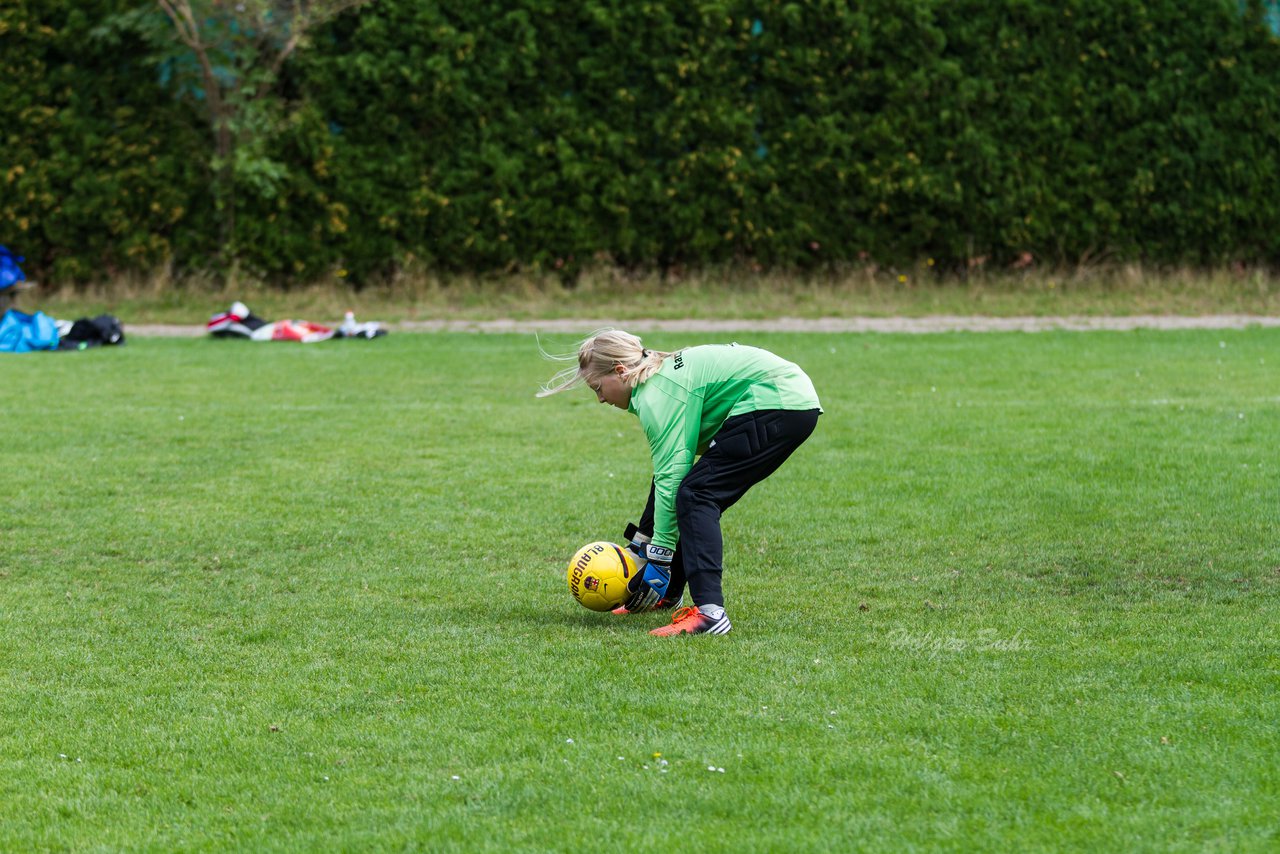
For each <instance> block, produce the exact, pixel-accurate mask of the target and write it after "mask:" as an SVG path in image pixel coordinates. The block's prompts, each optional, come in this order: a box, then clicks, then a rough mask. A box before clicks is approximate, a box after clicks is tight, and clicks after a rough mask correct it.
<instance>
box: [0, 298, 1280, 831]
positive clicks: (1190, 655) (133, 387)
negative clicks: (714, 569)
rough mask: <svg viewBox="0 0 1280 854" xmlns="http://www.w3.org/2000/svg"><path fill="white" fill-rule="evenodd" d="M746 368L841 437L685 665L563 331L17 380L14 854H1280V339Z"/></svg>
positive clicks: (998, 349) (793, 343)
mask: <svg viewBox="0 0 1280 854" xmlns="http://www.w3.org/2000/svg"><path fill="white" fill-rule="evenodd" d="M317 319H327V318H317ZM586 331H589V330H588V329H584V330H583V332H586ZM738 339H739V340H741V341H743V343H753V344H757V345H760V346H764V347H767V348H769V349H772V350H774V351H776V352H778V353H780V354H782V355H784V356H786V357H788V358H791V359H793V360H795V361H797V362H799V363H800V364H801V365H802V366H804V367H805V368H806V369H807V370H808V371H809V373H810V374H811V375H812V377H813V378H814V381H815V384H816V385H817V388H818V390H819V393H820V395H821V396H822V400H823V404H824V406H825V408H826V414H825V415H824V416H823V419H822V421H821V423H820V424H819V427H818V431H817V433H816V434H815V435H814V437H813V439H812V440H811V441H810V442H809V444H807V445H806V446H805V447H804V448H802V449H801V451H800V452H799V453H798V454H797V455H796V456H795V457H794V458H793V459H792V460H791V461H790V462H789V463H788V464H787V466H785V467H784V468H783V469H782V470H781V471H780V472H779V473H778V474H777V475H776V476H775V477H773V478H772V479H770V480H769V481H767V482H766V483H764V484H762V485H761V486H759V487H757V488H756V490H754V491H753V492H752V493H751V494H749V495H748V496H747V497H746V498H745V499H744V500H743V501H742V502H741V503H740V504H739V505H738V506H737V507H735V508H734V509H733V510H732V511H730V513H729V514H727V515H726V516H725V520H724V522H725V524H724V527H725V537H726V552H727V553H726V562H727V569H726V574H725V588H726V593H727V597H728V605H729V610H730V614H731V616H732V618H733V624H734V631H733V633H732V634H730V635H728V636H725V637H723V638H709V637H699V638H681V639H674V640H661V641H660V640H658V639H655V638H651V637H649V636H648V635H647V634H646V629H648V628H651V627H653V626H655V625H657V624H659V623H660V622H661V619H660V618H659V617H657V616H637V617H631V618H615V617H612V616H611V615H597V614H593V613H590V612H588V611H586V610H584V609H582V608H580V607H579V606H577V605H576V604H575V603H574V602H573V601H572V599H571V598H570V597H569V594H568V592H567V589H566V587H565V581H564V564H565V562H566V561H567V559H568V557H569V555H570V554H572V553H573V551H574V550H575V549H576V548H577V547H578V546H580V545H581V544H583V543H585V542H588V541H589V540H593V539H598V538H609V539H615V538H618V537H620V536H621V531H622V528H623V526H624V524H625V523H626V522H627V521H628V520H630V519H633V518H634V517H635V515H636V514H638V512H639V511H640V509H641V504H642V501H643V498H644V496H645V491H646V489H647V486H648V476H649V471H648V469H647V467H646V466H647V462H648V460H647V455H646V450H645V447H644V443H643V438H642V436H641V434H640V431H639V428H638V425H637V423H636V422H635V420H634V418H632V417H631V416H628V415H626V414H623V413H620V412H618V411H616V410H613V409H612V408H609V407H604V406H600V405H598V404H596V403H595V401H594V398H593V397H592V396H591V395H590V394H589V393H588V392H585V391H583V392H579V393H577V394H569V395H562V396H559V397H553V398H550V399H546V400H535V399H534V397H533V392H534V391H535V390H536V388H537V384H538V383H539V382H540V381H542V380H545V379H547V378H548V377H549V376H550V374H551V373H553V372H554V370H555V367H556V366H554V365H550V364H548V363H546V362H544V361H542V360H541V359H540V358H539V355H538V348H537V345H536V344H535V342H534V340H533V338H532V336H524V335H521V336H496V335H495V336H490V335H467V334H454V335H449V334H424V335H405V334H398V335H392V336H389V337H387V338H384V339H379V340H376V341H372V342H328V343H325V344H320V345H314V346H301V345H286V344H279V345H269V344H250V343H245V342H221V341H214V340H207V339H187V340H179V339H155V338H150V339H142V338H139V339H135V340H132V341H131V342H130V343H129V344H128V345H127V346H125V347H123V348H112V349H103V350H95V351H88V352H84V353H64V354H32V355H27V356H12V357H3V358H0V409H2V411H3V412H4V413H6V418H5V424H6V429H5V437H4V443H5V450H4V453H3V459H4V461H5V464H6V465H5V467H6V469H7V476H6V478H5V484H6V488H5V490H4V499H3V505H2V506H3V510H4V518H3V522H0V529H2V530H3V537H2V538H0V850H3V851H27V850H53V851H63V850H67V851H93V850H112V851H114V850H145V851H176V850H184V851H214V850H244V851H322V850H323V851H366V850H367V851H375V850H376V851H384V850H428V851H494V852H508V851H637V850H663V849H665V848H672V849H679V848H682V847H686V846H687V847H693V848H696V849H699V850H706V851H734V852H778V851H850V850H870V851H895V852H896V851H909V850H938V849H942V850H955V851H1026V850H1081V851H1085V850H1087V851H1099V850H1111V851H1119V850H1125V851H1141V850H1150V851H1205V850H1215V851H1232V852H1235V851H1274V850H1276V848H1277V847H1278V846H1280V821H1278V820H1277V814H1278V813H1280V763H1277V756H1280V730H1278V729H1277V723H1276V722H1277V721H1278V720H1280V692H1278V691H1277V684H1278V680H1280V644H1278V640H1280V638H1278V636H1277V629H1276V626H1277V625H1278V624H1280V546H1278V544H1277V531H1280V458H1278V457H1277V449H1278V448H1280V381H1277V377H1278V376H1280V374H1278V373H1277V368H1278V367H1280V330H1261V329H1249V330H1243V331H1230V332H1193V331H1189V332H1159V333H1157V332H1134V333H1044V334H1035V335H1026V334H989V335H973V334H948V335H933V336H888V335H816V334H809V335H781V334H774V335H751V336H749V337H746V336H738ZM704 340H705V337H702V338H698V340H696V341H695V340H690V339H689V338H688V337H681V338H677V337H675V336H673V335H671V334H665V335H658V334H655V335H652V336H650V337H649V338H648V340H647V342H646V343H649V344H651V345H654V346H658V347H662V348H674V347H678V346H682V345H685V344H690V343H703V341H704ZM572 343H573V339H572V338H569V339H565V340H560V341H557V340H552V341H547V339H545V338H544V339H543V344H544V346H548V347H549V348H551V349H558V348H559V346H558V345H563V347H569V346H571V344H572Z"/></svg>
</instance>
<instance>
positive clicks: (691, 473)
mask: <svg viewBox="0 0 1280 854" xmlns="http://www.w3.org/2000/svg"><path fill="white" fill-rule="evenodd" d="M562 358H564V359H566V360H572V359H576V360H577V366H576V367H571V368H566V369H565V370H563V371H561V372H560V373H559V374H557V375H556V376H555V377H554V378H552V380H551V381H550V382H549V383H548V384H547V385H545V386H543V387H542V390H541V391H540V392H539V393H538V396H539V397H545V396H547V395H550V394H555V393H556V392H560V391H564V390H566V389H569V388H572V387H573V386H575V385H577V384H578V383H584V384H586V385H587V386H588V387H590V388H591V390H592V391H594V392H595V395H596V399H597V400H599V401H600V402H601V403H608V404H612V405H613V406H616V407H618V408H619V409H624V410H626V411H628V412H631V413H634V414H635V415H637V416H639V418H640V426H641V428H643V430H644V435H645V438H646V439H647V440H648V442H649V450H650V453H651V454H652V456H653V481H652V484H651V485H650V488H649V499H648V502H647V503H646V505H645V510H644V513H643V514H641V517H640V523H639V525H631V526H628V528H627V534H626V535H627V537H628V539H629V540H630V541H631V549H632V551H634V552H635V553H636V554H637V555H638V556H639V558H640V564H641V566H643V570H642V571H641V572H640V573H639V574H638V575H637V576H636V578H635V579H634V580H633V581H632V582H631V586H630V588H629V593H628V598H627V600H626V603H625V604H624V605H623V607H621V608H618V609H617V610H615V611H614V613H615V614H635V613H640V612H643V611H650V610H663V609H670V608H675V607H676V606H677V605H679V604H680V601H681V599H682V596H683V593H684V587H685V586H686V584H687V586H688V588H689V594H690V597H691V598H692V599H693V606H692V607H687V608H680V609H678V610H676V611H675V613H674V615H673V620H672V622H671V624H670V625H668V626H662V627H661V628H657V629H654V630H653V631H652V632H650V634H653V635H659V636H665V635H678V634H682V633H686V632H687V633H689V634H703V633H711V634H725V633H726V632H728V631H729V629H730V623H729V617H728V615H727V614H726V613H725V609H724V594H723V592H722V589H721V573H722V571H723V554H724V543H723V540H722V538H721V534H720V515H721V514H722V513H723V512H724V511H725V510H727V509H729V508H730V507H732V506H733V505H734V503H735V502H737V500H738V499H739V498H741V497H742V496H743V495H744V494H745V493H746V492H747V490H748V489H750V488H751V487H752V486H754V485H755V484H757V483H759V482H760V481H762V480H764V479H765V478H766V477H768V476H769V475H771V474H772V473H773V472H774V471H775V470H776V469H777V468H778V466H780V465H782V463H783V462H784V461H785V460H786V459H787V457H789V456H791V453H792V452H793V451H795V449H796V448H798V447H800V445H801V444H803V443H804V441H805V440H806V439H808V438H809V436H810V435H811V434H812V433H813V430H814V427H816V426H817V424H818V416H819V415H821V414H822V407H821V405H820V404H819V402H818V395H817V393H816V392H815V391H814V388H813V383H812V382H811V381H810V379H809V377H808V376H807V375H806V374H805V373H804V371H802V370H800V368H799V367H798V366H797V365H794V364H792V363H791V362H788V361H786V360H785V359H782V358H780V357H778V356H775V355H774V354H773V353H770V352H769V351H767V350H761V349H759V348H757V347H745V346H739V345H737V344H729V345H719V344H711V345H703V346H698V347H689V348H686V349H683V350H679V351H677V352H673V353H667V352H663V351H660V350H649V349H646V348H645V347H644V346H643V344H642V343H641V341H640V339H639V338H637V337H636V336H634V335H631V334H629V333H627V332H623V331H621V330H615V329H606V330H602V331H600V332H597V333H595V334H593V335H591V336H590V337H588V338H587V339H586V340H584V341H583V342H582V343H581V344H580V345H579V347H578V350H577V353H576V354H574V355H569V356H566V357H562Z"/></svg>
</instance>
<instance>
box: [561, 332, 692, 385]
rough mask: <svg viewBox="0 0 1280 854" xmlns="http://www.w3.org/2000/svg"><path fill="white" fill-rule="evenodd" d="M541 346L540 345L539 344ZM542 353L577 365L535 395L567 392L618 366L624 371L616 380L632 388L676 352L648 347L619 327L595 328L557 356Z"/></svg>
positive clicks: (653, 372) (649, 375) (563, 372)
mask: <svg viewBox="0 0 1280 854" xmlns="http://www.w3.org/2000/svg"><path fill="white" fill-rule="evenodd" d="M539 348H541V345H539ZM542 355H543V356H545V357H547V358H548V359H552V360H554V361H557V362H576V363H577V364H576V366H574V367H568V368H565V369H564V370H562V371H560V372H559V373H558V374H556V375H555V376H554V377H552V378H551V380H550V382H548V383H547V384H546V385H544V386H542V389H541V390H540V391H539V392H538V397H547V396H548V395H552V394H556V393H557V392H562V391H566V390H568V389H571V388H573V387H574V386H576V385H578V384H580V383H587V384H590V383H591V382H593V381H595V380H598V379H600V378H601V377H603V376H604V375H605V374H609V373H612V372H613V369H614V368H615V367H617V366H618V365H622V367H623V371H622V373H621V374H620V375H619V379H621V380H622V382H623V383H625V384H626V385H628V386H630V387H631V388H635V387H636V386H638V385H640V383H642V382H644V381H645V380H647V379H649V377H651V376H653V375H654V374H656V373H657V372H658V370H659V369H660V368H661V367H662V360H663V359H665V358H667V357H668V356H673V355H675V354H674V353H667V352H665V351H663V350H647V349H645V347H644V344H643V343H642V342H641V341H640V339H639V338H637V337H636V336H634V335H632V334H631V333H630V332H623V331H622V330H621V329H609V328H606V329H598V330H596V331H595V332H593V333H591V334H590V335H588V336H587V337H586V338H584V339H582V342H581V343H580V344H578V349H577V350H576V351H575V352H573V353H568V354H564V355H560V356H556V355H552V354H550V353H548V352H546V351H545V350H543V352H542Z"/></svg>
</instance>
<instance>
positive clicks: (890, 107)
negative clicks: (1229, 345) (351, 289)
mask: <svg viewBox="0 0 1280 854" xmlns="http://www.w3.org/2000/svg"><path fill="white" fill-rule="evenodd" d="M148 5H149V4H145V3H141V4H140V3H137V2H125V0H114V2H113V0H93V1H92V2H69V0H43V2H41V3H40V4H19V5H18V6H17V7H6V9H5V11H4V12H3V13H0V14H2V15H3V17H2V18H0V134H3V136H0V141H2V142H3V145H2V146H0V175H3V176H4V183H3V184H0V191H2V192H3V193H4V199H5V204H3V205H0V243H5V244H7V245H10V246H11V247H13V248H15V249H17V250H18V251H20V252H21V253H22V254H24V255H26V257H27V258H28V274H29V275H31V274H34V276H35V277H41V278H65V279H69V280H83V279H87V278H93V277H95V276H101V275H110V274H113V273H115V272H119V271H123V270H146V269H149V268H151V267H154V266H155V265H157V264H162V263H175V264H176V265H178V267H179V268H181V269H205V268H208V267H210V266H212V265H214V264H215V263H216V258H217V249H218V247H217V245H216V240H215V239H214V238H213V235H214V234H215V233H216V223H215V220H216V214H215V212H214V210H213V204H212V200H211V195H210V191H209V183H210V178H211V173H210V169H209V164H208V159H209V150H210V147H211V146H210V142H209V132H208V129H207V127H206V126H205V123H204V122H205V120H204V117H203V116H202V114H201V112H200V106H201V105H200V103H199V102H198V101H196V100H194V99H193V98H192V97H191V92H190V90H189V89H182V88H180V87H178V86H176V85H175V84H174V82H173V81H172V80H167V79H166V75H165V74H163V73H161V70H160V69H159V68H158V66H157V62H156V58H155V56H154V52H153V51H151V52H149V50H150V49H149V48H148V47H147V44H146V42H145V41H144V40H142V39H141V38H139V37H134V36H131V34H130V32H129V31H128V29H127V28H110V27H106V28H104V27H103V26H102V22H103V21H105V20H108V19H110V17H111V16H112V15H116V14H118V13H120V12H121V11H125V10H128V9H131V8H137V9H142V8H144V7H146V6H148ZM33 6H38V7H39V12H38V14H37V12H36V11H34V10H33V9H32V7H33ZM1265 13H1266V10H1264V8H1263V5H1262V4H1261V3H1259V2H1258V0H1251V2H1247V3H1244V4H1241V3H1240V2H1237V0H1204V2H1201V3H1197V4H1191V6H1188V5H1187V4H1185V3H1183V2H1175V0H981V2H979V0H866V2H836V0H811V2H807V3H799V2H784V0H754V2H747V0H725V1H724V2H719V0H691V2H670V0H632V2H602V0H576V2H563V0H440V2H422V0H379V2H376V3H373V4H371V5H368V6H365V7H362V8H361V9H360V10H358V11H356V12H351V13H347V14H344V15H342V16H341V17H339V18H338V19H336V20H335V21H333V22H332V23H330V24H329V25H327V26H326V27H325V28H324V29H323V30H321V31H319V32H318V33H316V34H315V37H314V38H313V39H311V40H310V42H309V43H308V44H307V45H306V47H305V48H304V49H303V50H301V51H299V52H298V53H297V54H295V55H294V57H293V58H292V59H291V61H290V62H289V63H288V65H287V66H286V68H285V73H284V76H283V78H282V79H281V80H280V81H279V83H278V85H277V87H276V92H277V94H278V96H279V97H280V98H281V99H282V100H281V104H282V115H283V116H284V117H285V120H283V121H282V122H281V123H280V125H279V127H278V129H277V130H276V131H275V132H274V133H273V135H272V136H271V138H270V139H267V140H265V145H266V149H265V150H266V151H268V152H269V155H270V157H271V158H272V159H274V160H276V161H279V162H281V163H283V164H285V165H286V166H287V174H286V176H285V178H284V180H283V182H282V183H280V184H279V185H278V186H274V187H273V188H272V190H271V192H260V191H258V190H257V189H256V188H254V187H252V186H246V187H242V188H240V189H239V191H238V192H237V205H238V208H237V215H236V241H235V245H236V246H237V247H238V248H239V252H240V260H241V261H242V262H243V263H244V264H245V265H247V266H248V267H249V268H250V269H251V270H254V271H256V272H258V273H260V274H261V275H263V276H265V277H268V278H273V279H276V280H279V281H281V282H291V281H306V280H311V279H314V278H317V277H322V276H325V275H329V274H333V273H337V274H340V275H349V276H350V277H352V279H353V280H355V281H363V280H366V279H368V278H370V277H376V276H380V275H387V274H391V273H394V272H395V271H397V270H400V269H403V268H404V267H406V266H416V267H418V268H422V269H433V270H442V271H467V272H476V273H484V272H490V271H501V270H514V269H537V270H558V271H562V272H564V273H566V275H572V274H573V272H574V271H576V270H578V269H580V268H581V267H582V266H583V265H585V264H590V263H609V264H616V265H619V266H623V267H666V266H670V265H675V264H680V265H715V264H722V263H726V262H735V261H737V262H749V263H752V264H757V265H760V266H763V267H770V268H788V269H795V268H806V267H815V266H824V265H832V264H842V263H846V262H858V261H861V260H868V259H871V260H875V261H877V262H880V263H884V264H910V263H916V262H920V261H923V260H924V259H932V260H933V261H934V263H935V264H936V265H937V266H939V267H941V268H947V267H956V268H963V267H965V266H966V265H968V264H970V263H973V262H974V259H984V258H985V259H989V260H990V262H991V263H1007V262H1009V261H1011V260H1013V259H1016V258H1019V257H1021V256H1023V255H1024V253H1030V254H1031V255H1032V256H1034V257H1036V258H1038V259H1042V260H1044V261H1047V262H1054V263H1074V262H1078V261H1080V260H1082V259H1090V258H1103V257H1105V258H1111V259H1115V260H1135V261H1146V262H1152V263H1158V264H1215V263H1222V262H1225V261H1234V260H1241V261H1249V262H1256V263H1268V264H1274V263H1276V262H1277V261H1280V229H1277V228H1276V227H1275V223H1277V222H1280V108H1278V107H1277V102H1276V98H1275V93H1276V92H1277V91H1280V39H1277V37H1276V36H1275V34H1274V33H1273V32H1272V31H1271V30H1270V29H1269V28H1268V27H1267V26H1266V24H1265V21H1266V19H1265V17H1264V16H1265ZM157 14H158V13H157Z"/></svg>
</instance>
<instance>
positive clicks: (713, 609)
mask: <svg viewBox="0 0 1280 854" xmlns="http://www.w3.org/2000/svg"><path fill="white" fill-rule="evenodd" d="M698 611H699V612H700V613H701V614H702V615H703V616H704V617H710V618H711V619H713V620H718V619H720V618H721V617H723V616H724V606H723V605H699V606H698Z"/></svg>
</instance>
